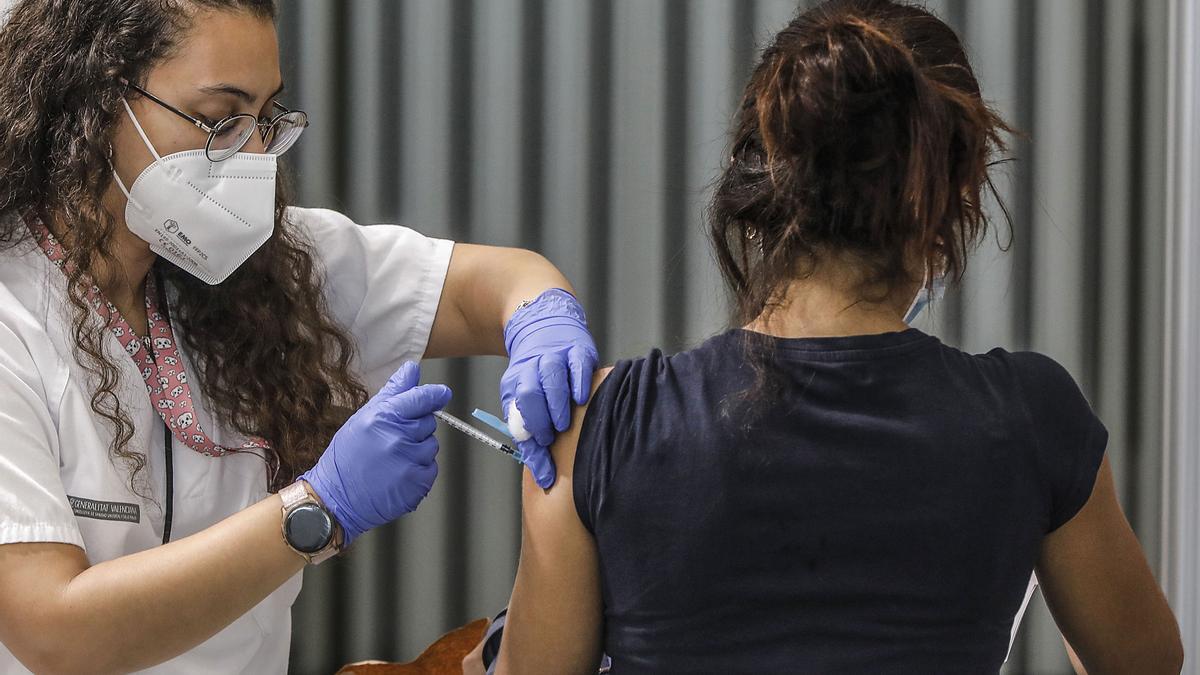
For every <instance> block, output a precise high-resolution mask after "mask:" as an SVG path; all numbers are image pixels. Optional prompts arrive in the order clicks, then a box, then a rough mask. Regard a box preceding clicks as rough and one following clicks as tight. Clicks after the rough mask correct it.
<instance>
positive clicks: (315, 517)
mask: <svg viewBox="0 0 1200 675" xmlns="http://www.w3.org/2000/svg"><path fill="white" fill-rule="evenodd" d="M279 497H280V499H282V500H283V523H282V528H283V541H284V542H285V543H286V544H287V545H288V548H290V549H292V550H293V551H295V552H296V553H297V554H298V555H299V556H300V557H301V558H304V561H305V562H307V563H309V564H311V565H316V564H319V563H322V562H324V561H326V560H328V559H330V558H332V557H333V556H335V555H337V554H338V553H339V552H340V549H339V548H338V541H339V540H340V539H341V527H339V525H338V522H337V520H336V519H335V518H334V517H333V514H331V513H329V511H328V510H327V509H326V508H325V505H324V504H322V503H321V500H320V499H318V498H317V496H316V495H315V494H313V493H312V491H311V488H309V487H308V484H307V483H305V482H304V481H302V480H300V481H296V482H295V483H292V484H291V485H289V486H287V487H285V488H283V489H282V490H280V491H279Z"/></svg>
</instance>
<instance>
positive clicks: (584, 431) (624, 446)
mask: <svg viewBox="0 0 1200 675" xmlns="http://www.w3.org/2000/svg"><path fill="white" fill-rule="evenodd" d="M661 361H662V353H661V352H659V351H658V350H655V351H654V352H651V354H650V355H649V356H647V357H643V358H639V359H633V360H627V361H619V362H618V363H617V364H616V365H614V366H613V367H612V370H611V371H609V373H608V376H607V377H605V378H604V381H603V382H601V383H600V386H599V387H598V388H597V389H596V391H595V392H594V393H593V394H592V398H591V399H590V400H589V401H588V409H587V413H586V414H585V415H584V417H583V426H582V428H580V430H579V441H578V443H577V445H576V447H575V469H574V471H573V473H572V476H571V481H572V484H573V486H574V487H573V489H574V496H575V511H576V513H578V514H579V520H580V521H581V522H582V523H583V525H584V527H586V528H587V529H588V531H589V532H591V533H592V535H593V536H594V535H595V534H596V530H595V527H596V525H597V523H598V522H599V517H600V515H601V514H602V512H603V510H604V506H605V499H606V497H607V495H608V493H609V486H611V485H613V482H614V481H616V480H619V478H618V477H617V475H616V474H617V472H618V471H619V469H620V467H621V465H622V464H624V463H625V461H624V458H627V457H628V456H629V454H630V453H631V452H632V451H633V450H634V448H635V447H636V446H637V444H638V443H639V440H641V441H642V442H644V439H639V436H644V429H645V427H646V424H647V420H648V417H649V409H650V402H651V401H652V400H653V398H654V394H653V392H654V390H655V386H656V384H657V383H656V378H655V375H656V373H657V372H658V370H659V367H660V365H661Z"/></svg>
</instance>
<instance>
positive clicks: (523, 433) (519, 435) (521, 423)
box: [508, 401, 533, 442]
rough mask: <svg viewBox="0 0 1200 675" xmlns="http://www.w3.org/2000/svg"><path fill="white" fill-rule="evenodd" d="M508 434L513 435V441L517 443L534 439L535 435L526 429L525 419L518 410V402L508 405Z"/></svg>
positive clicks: (510, 402)
mask: <svg viewBox="0 0 1200 675" xmlns="http://www.w3.org/2000/svg"><path fill="white" fill-rule="evenodd" d="M508 433H510V434H512V437H513V440H515V441H517V442H522V441H527V440H529V439H531V438H533V434H531V433H529V432H528V431H527V430H526V429H525V418H524V417H521V411H520V410H519V409H517V402H516V401H509V403H508Z"/></svg>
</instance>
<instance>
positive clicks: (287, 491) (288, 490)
mask: <svg viewBox="0 0 1200 675" xmlns="http://www.w3.org/2000/svg"><path fill="white" fill-rule="evenodd" d="M279 498H280V499H281V500H282V501H283V518H282V519H281V520H280V529H281V531H282V533H283V543H285V544H287V547H288V548H290V549H292V550H293V551H295V553H296V555H299V556H300V557H301V558H304V561H305V562H307V563H308V564H310V565H319V564H320V563H323V562H325V561H326V560H329V559H330V558H332V557H333V556H335V555H337V554H338V553H340V551H339V550H338V547H337V544H336V541H337V520H336V519H335V518H334V517H333V514H331V513H329V511H328V510H327V509H325V507H324V506H323V505H322V504H321V503H320V502H319V501H318V500H317V499H316V498H315V497H313V496H312V495H311V494H309V492H308V489H307V488H306V487H305V486H304V481H299V480H298V481H296V482H295V483H292V484H291V485H288V486H287V487H285V488H283V489H282V490H280V491H279ZM302 504H316V505H317V506H318V507H320V508H321V510H323V511H325V514H326V515H328V516H329V520H330V521H331V522H332V524H333V534H332V535H331V536H330V538H329V545H327V546H326V547H325V548H323V549H321V550H320V551H317V552H316V553H305V552H304V551H301V550H299V549H297V548H296V547H294V546H292V543H291V542H290V541H288V538H287V518H288V514H290V513H291V512H292V510H293V509H295V508H296V507H297V506H300V505H302Z"/></svg>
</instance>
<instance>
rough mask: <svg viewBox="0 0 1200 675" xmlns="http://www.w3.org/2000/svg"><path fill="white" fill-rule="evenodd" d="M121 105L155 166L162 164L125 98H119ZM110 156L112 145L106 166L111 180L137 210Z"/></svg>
mask: <svg viewBox="0 0 1200 675" xmlns="http://www.w3.org/2000/svg"><path fill="white" fill-rule="evenodd" d="M121 105H123V106H125V114H127V115H129V119H130V120H131V121H132V122H133V128H134V129H137V132H138V136H141V137H142V143H144V144H145V145H146V148H147V149H148V150H150V154H151V155H153V156H154V162H155V163H156V164H159V163H162V156H160V155H159V154H158V150H155V149H154V144H153V143H151V142H150V137H148V136H147V135H146V131H145V130H144V129H142V125H141V123H140V122H138V118H137V115H134V114H133V108H130V107H129V101H126V100H125V97H123V96H122V97H121ZM112 155H113V150H112V145H109V146H108V166H109V168H110V169H112V174H113V178H116V179H117V187H119V188H121V192H122V193H124V195H125V199H128V200H129V202H130V203H131V204H133V205H134V206H136V207H138V208H139V209H140V208H142V205H141V204H139V203H138V201H137V200H136V199H134V198H133V195H131V194H129V188H127V187H125V181H123V180H121V176H120V174H118V173H117V168H116V167H115V166H113V165H112Z"/></svg>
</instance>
